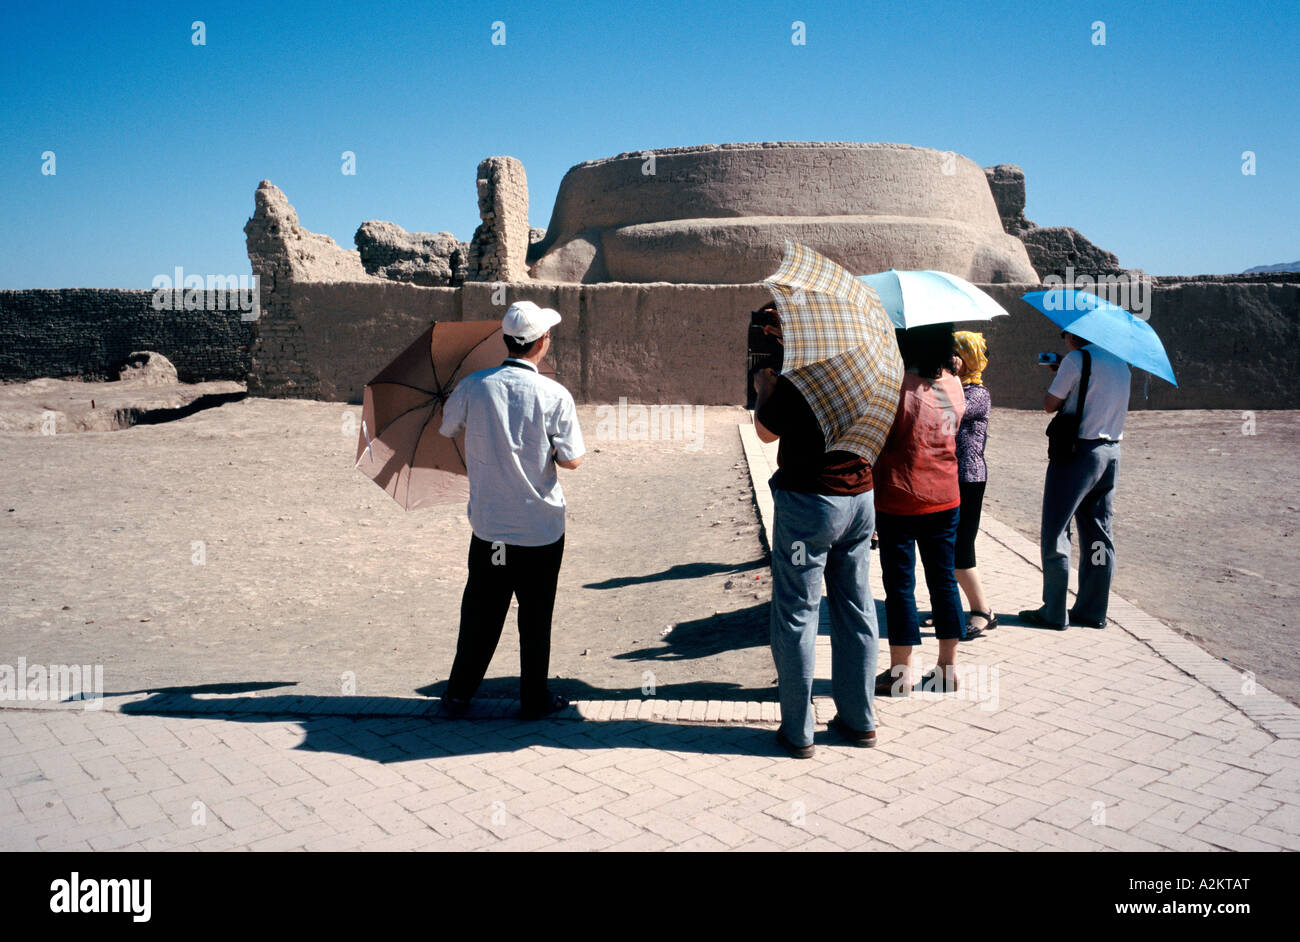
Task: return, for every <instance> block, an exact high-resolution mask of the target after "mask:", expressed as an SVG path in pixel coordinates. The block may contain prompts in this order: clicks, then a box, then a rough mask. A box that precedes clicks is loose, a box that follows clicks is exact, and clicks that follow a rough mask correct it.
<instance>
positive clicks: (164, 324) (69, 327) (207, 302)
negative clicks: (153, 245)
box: [0, 288, 253, 383]
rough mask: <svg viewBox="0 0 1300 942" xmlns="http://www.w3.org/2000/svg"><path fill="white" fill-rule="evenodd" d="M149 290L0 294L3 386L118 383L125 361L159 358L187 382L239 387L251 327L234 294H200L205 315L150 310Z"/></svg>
mask: <svg viewBox="0 0 1300 942" xmlns="http://www.w3.org/2000/svg"><path fill="white" fill-rule="evenodd" d="M153 299H154V292H153V291H151V290H143V291H123V290H114V289H101V288H60V289H53V290H44V289H42V290H32V291H0V380H4V381H12V380H28V379H37V378H39V377H42V376H52V377H61V376H80V377H83V378H85V379H95V380H115V379H117V376H118V371H119V370H120V369H121V367H122V364H123V362H124V361H125V360H126V358H127V355H128V354H130V353H132V352H133V351H136V350H152V351H155V352H157V353H161V354H162V355H163V356H165V357H167V359H169V360H171V361H172V363H173V364H175V366H176V372H177V374H178V376H179V378H180V380H181V382H184V383H201V382H207V381H209V380H235V381H238V382H244V381H245V380H246V379H247V377H248V372H249V365H250V360H249V346H250V343H251V341H252V327H253V325H252V322H250V321H244V320H241V315H242V314H243V312H242V311H241V310H240V309H239V298H238V297H237V292H227V291H210V292H203V293H202V295H201V297H200V298H199V299H198V300H199V301H200V302H201V305H202V306H203V308H204V310H194V311H186V310H177V311H171V310H164V311H157V310H154V306H153Z"/></svg>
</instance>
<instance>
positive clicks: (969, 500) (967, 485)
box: [952, 481, 985, 569]
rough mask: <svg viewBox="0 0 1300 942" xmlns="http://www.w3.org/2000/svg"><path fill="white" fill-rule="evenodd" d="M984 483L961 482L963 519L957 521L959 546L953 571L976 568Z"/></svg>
mask: <svg viewBox="0 0 1300 942" xmlns="http://www.w3.org/2000/svg"><path fill="white" fill-rule="evenodd" d="M984 484H985V482H984V481H961V482H959V483H958V485H957V487H958V489H959V490H960V491H961V517H959V518H958V520H957V544H956V546H955V547H954V554H953V565H952V568H953V569H974V568H975V537H976V536H978V535H979V532H980V513H981V511H983V509H984Z"/></svg>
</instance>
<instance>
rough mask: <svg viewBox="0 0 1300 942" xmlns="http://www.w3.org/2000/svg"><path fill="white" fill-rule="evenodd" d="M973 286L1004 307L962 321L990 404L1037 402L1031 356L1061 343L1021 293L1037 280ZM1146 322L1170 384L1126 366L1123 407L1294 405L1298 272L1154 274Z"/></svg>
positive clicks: (1044, 380) (1039, 370)
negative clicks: (980, 337)
mask: <svg viewBox="0 0 1300 942" xmlns="http://www.w3.org/2000/svg"><path fill="white" fill-rule="evenodd" d="M980 287H982V288H983V289H984V290H985V291H987V292H988V293H989V294H990V295H992V296H993V297H994V298H995V299H996V300H997V301H998V303H999V304H1001V305H1002V306H1003V307H1004V308H1006V309H1007V310H1008V311H1009V312H1010V313H1011V316H1010V317H999V318H996V319H995V320H994V321H992V322H991V323H990V324H986V325H983V326H979V325H974V324H971V325H963V326H966V327H969V328H970V329H972V330H983V331H984V335H985V337H986V338H987V339H988V344H989V367H988V369H987V370H986V371H985V372H984V378H985V383H986V385H987V386H988V387H989V391H990V393H991V394H992V396H993V402H994V405H995V406H996V405H1001V406H1009V407H1012V408H1016V409H1041V408H1042V405H1043V393H1044V392H1046V390H1047V387H1048V385H1049V384H1050V382H1051V371H1050V370H1048V369H1047V368H1046V367H1040V366H1036V365H1035V359H1036V357H1037V355H1038V353H1039V352H1040V351H1056V352H1058V353H1065V352H1066V351H1067V350H1068V348H1067V347H1066V345H1065V341H1064V340H1062V339H1061V336H1060V334H1061V331H1060V328H1058V327H1057V326H1056V325H1055V324H1053V323H1052V322H1051V321H1049V320H1048V319H1047V318H1046V317H1044V316H1043V315H1042V314H1041V313H1039V312H1038V311H1036V310H1035V309H1034V308H1032V307H1030V306H1029V305H1028V304H1026V303H1025V302H1024V301H1021V300H1020V296H1021V295H1022V294H1024V293H1025V292H1027V291H1034V290H1040V289H1041V286H1036V285H981V286H980ZM1148 323H1150V324H1151V327H1152V328H1153V329H1154V330H1155V332H1156V333H1157V334H1159V335H1160V339H1161V341H1162V342H1163V343H1164V346H1165V352H1166V353H1168V354H1169V362H1170V363H1171V364H1172V366H1173V368H1174V375H1175V376H1176V377H1178V383H1179V385H1178V386H1177V387H1174V386H1171V385H1170V384H1169V383H1166V382H1165V381H1164V380H1162V379H1156V378H1154V377H1151V378H1150V381H1149V382H1148V381H1147V374H1146V373H1144V372H1142V371H1141V370H1136V369H1135V370H1134V371H1133V385H1132V390H1131V396H1130V399H1129V406H1130V408H1131V409H1296V408H1300V387H1297V385H1296V383H1295V377H1296V375H1297V374H1298V373H1300V279H1298V280H1297V281H1292V282H1291V283H1281V282H1279V281H1274V282H1272V283H1268V282H1260V281H1246V280H1242V281H1223V282H1201V281H1198V282H1173V283H1165V284H1156V285H1155V286H1154V287H1153V288H1152V293H1151V316H1150V318H1149V320H1148ZM1144 390H1145V392H1146V395H1147V398H1144V396H1143V393H1144Z"/></svg>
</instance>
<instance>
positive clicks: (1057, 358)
mask: <svg viewBox="0 0 1300 942" xmlns="http://www.w3.org/2000/svg"><path fill="white" fill-rule="evenodd" d="M1060 364H1061V355H1060V354H1059V353H1040V354H1038V365H1039V366H1060Z"/></svg>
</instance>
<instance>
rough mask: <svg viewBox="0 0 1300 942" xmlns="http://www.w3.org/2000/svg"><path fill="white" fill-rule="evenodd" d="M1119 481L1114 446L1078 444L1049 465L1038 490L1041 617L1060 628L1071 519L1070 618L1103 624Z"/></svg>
mask: <svg viewBox="0 0 1300 942" xmlns="http://www.w3.org/2000/svg"><path fill="white" fill-rule="evenodd" d="M1118 480H1119V442H1106V441H1101V442H1080V443H1079V452H1078V453H1077V454H1076V455H1075V456H1074V459H1073V460H1071V461H1050V462H1048V464H1047V481H1046V482H1045V484H1044V485H1043V518H1042V528H1041V530H1040V532H1039V542H1040V549H1041V551H1042V556H1043V608H1042V612H1043V616H1044V617H1045V618H1047V619H1048V620H1049V621H1054V622H1056V623H1057V624H1065V623H1066V621H1067V620H1068V619H1067V612H1066V610H1065V600H1066V592H1067V590H1068V588H1069V584H1070V518H1071V517H1073V518H1074V522H1075V525H1076V526H1078V528H1079V594H1078V596H1077V597H1076V598H1075V602H1074V609H1073V612H1072V613H1070V614H1073V615H1074V616H1075V617H1077V618H1079V619H1082V620H1084V621H1090V622H1095V623H1097V624H1105V622H1106V608H1107V604H1108V603H1109V601H1110V583H1111V580H1112V579H1113V578H1114V576H1115V539H1114V536H1113V535H1112V534H1111V520H1112V518H1113V516H1114V511H1115V484H1116V482H1117V481H1118Z"/></svg>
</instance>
